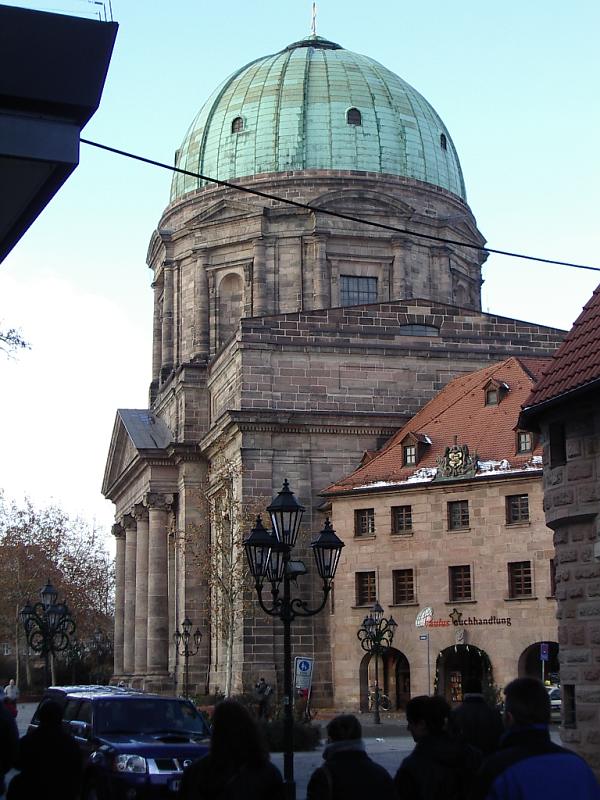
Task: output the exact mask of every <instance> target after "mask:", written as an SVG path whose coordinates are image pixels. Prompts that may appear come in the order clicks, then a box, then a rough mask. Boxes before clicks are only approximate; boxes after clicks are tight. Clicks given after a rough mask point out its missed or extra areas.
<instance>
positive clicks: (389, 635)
mask: <svg viewBox="0 0 600 800" xmlns="http://www.w3.org/2000/svg"><path fill="white" fill-rule="evenodd" d="M397 627H398V623H397V622H396V621H395V620H394V618H393V617H392V616H390V618H389V619H385V617H384V616H383V608H382V607H381V606H380V605H379V603H378V602H377V600H376V601H375V605H374V606H373V609H372V611H371V613H370V614H368V615H367V616H366V617H365V618H364V619H363V622H362V625H361V626H360V628H359V629H358V632H357V634H356V635H357V636H358V639H359V641H360V646H361V647H362V649H363V650H365V651H366V652H367V653H370V654H371V655H374V656H375V716H374V722H375V724H376V725H380V724H381V718H380V716H379V669H378V662H379V656H380V655H383V654H384V653H385V651H386V650H387V648H388V647H389V646H390V645H391V643H392V639H393V638H394V633H395V632H396V628H397Z"/></svg>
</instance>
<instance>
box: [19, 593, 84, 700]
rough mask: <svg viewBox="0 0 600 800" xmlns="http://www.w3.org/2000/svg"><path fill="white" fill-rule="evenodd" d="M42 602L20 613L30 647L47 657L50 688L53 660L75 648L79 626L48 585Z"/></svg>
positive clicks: (46, 679)
mask: <svg viewBox="0 0 600 800" xmlns="http://www.w3.org/2000/svg"><path fill="white" fill-rule="evenodd" d="M40 598H41V602H39V603H35V605H31V603H30V602H29V600H27V602H26V603H25V605H24V606H23V608H22V609H21V611H20V617H21V622H22V624H23V628H24V629H25V638H26V639H27V644H28V646H29V647H30V648H31V649H32V650H33V651H34V653H39V654H40V655H42V656H43V657H44V681H45V684H46V686H48V684H49V657H50V655H52V656H54V655H56V653H60V652H62V651H64V650H66V649H67V648H68V647H71V645H72V640H73V637H74V634H75V622H74V620H73V618H72V616H71V613H70V612H69V609H68V607H67V604H66V603H57V602H56V601H57V599H58V592H57V591H56V589H55V588H54V586H53V585H52V584H51V583H50V581H49V580H48V582H47V583H46V585H45V586H44V587H43V589H41V590H40Z"/></svg>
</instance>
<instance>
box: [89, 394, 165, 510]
mask: <svg viewBox="0 0 600 800" xmlns="http://www.w3.org/2000/svg"><path fill="white" fill-rule="evenodd" d="M172 440H173V437H172V435H171V431H170V430H169V429H168V427H167V426H166V425H165V423H164V422H163V421H162V420H161V419H160V418H158V417H156V416H155V414H153V413H152V412H151V411H150V410H148V409H119V410H118V411H117V416H116V418H115V424H114V427H113V432H112V437H111V440H110V447H109V451H108V458H107V460H106V467H105V470H104V480H103V482H102V494H103V495H104V496H105V497H108V498H109V499H112V498H111V491H112V487H113V486H115V484H116V483H117V481H118V480H119V478H120V477H121V476H122V475H124V474H125V473H126V472H127V471H128V470H130V469H131V467H132V465H133V464H134V463H135V462H136V461H138V460H139V459H140V458H141V457H142V456H143V455H148V453H156V452H160V451H163V450H166V448H167V447H168V445H169V444H170V443H171V442H172Z"/></svg>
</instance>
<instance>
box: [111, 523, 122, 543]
mask: <svg viewBox="0 0 600 800" xmlns="http://www.w3.org/2000/svg"><path fill="white" fill-rule="evenodd" d="M111 533H112V535H113V536H114V537H115V539H120V538H121V537H122V536H123V534H124V533H125V528H124V527H123V526H122V525H121V523H120V522H115V524H114V525H113V526H112V528H111Z"/></svg>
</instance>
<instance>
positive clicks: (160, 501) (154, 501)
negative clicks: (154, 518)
mask: <svg viewBox="0 0 600 800" xmlns="http://www.w3.org/2000/svg"><path fill="white" fill-rule="evenodd" d="M173 500H174V497H173V495H172V494H163V493H162V492H148V494H147V495H146V496H145V497H144V505H145V506H146V508H148V509H150V508H157V509H159V510H160V511H170V510H171V506H172V504H173Z"/></svg>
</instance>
